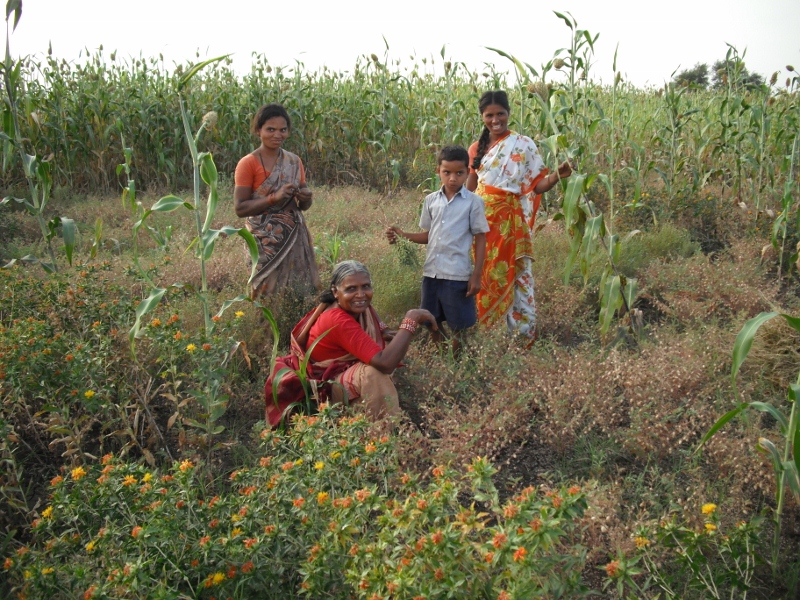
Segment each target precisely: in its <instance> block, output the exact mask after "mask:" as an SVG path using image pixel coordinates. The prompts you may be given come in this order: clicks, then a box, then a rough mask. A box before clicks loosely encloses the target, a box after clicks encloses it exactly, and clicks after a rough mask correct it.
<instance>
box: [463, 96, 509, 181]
mask: <svg viewBox="0 0 800 600" xmlns="http://www.w3.org/2000/svg"><path fill="white" fill-rule="evenodd" d="M492 104H497V105H498V106H502V107H503V108H504V109H506V111H507V112H508V113H509V114H510V113H511V106H510V105H509V103H508V94H506V93H505V92H504V91H503V90H495V91H493V92H486V93H485V94H484V95H483V96H481V97H480V100H478V111H479V112H480V114H483V113H484V111H485V110H486V109H487V108H489V107H490V106H491V105H492ZM488 149H489V128H488V127H486V125H484V126H483V131H482V132H481V137H480V138H478V153H477V154H476V155H475V160H473V161H472V168H473V169H477V168H478V167H480V166H481V161H482V160H483V157H484V155H485V154H486V151H487V150H488Z"/></svg>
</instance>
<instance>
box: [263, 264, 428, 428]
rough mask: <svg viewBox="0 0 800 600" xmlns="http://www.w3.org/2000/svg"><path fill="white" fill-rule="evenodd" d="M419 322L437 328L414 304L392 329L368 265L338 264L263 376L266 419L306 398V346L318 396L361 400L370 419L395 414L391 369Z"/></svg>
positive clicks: (275, 420) (277, 418) (273, 421)
mask: <svg viewBox="0 0 800 600" xmlns="http://www.w3.org/2000/svg"><path fill="white" fill-rule="evenodd" d="M420 323H427V324H429V325H430V326H431V327H432V328H433V329H434V330H436V328H437V326H436V320H435V319H434V317H433V315H432V314H431V313H430V312H428V311H427V310H424V309H421V308H415V309H412V310H409V311H408V312H407V313H406V315H405V318H404V319H403V320H402V321H401V322H400V327H399V329H397V330H390V329H389V328H388V327H387V326H386V325H385V324H384V323H383V322H382V321H381V320H380V318H379V317H378V314H377V313H376V312H375V309H374V308H372V278H371V277H370V274H369V271H368V270H367V267H365V266H364V265H363V264H361V263H360V262H357V261H354V260H347V261H344V262H341V263H339V264H338V265H336V267H334V269H333V274H332V276H331V283H330V287H329V288H328V290H326V291H325V292H323V293H322V295H321V296H320V304H319V306H317V308H316V309H314V310H312V311H311V312H309V313H308V314H307V315H306V316H305V317H303V318H302V319H301V320H300V322H299V323H298V324H297V325H296V326H295V328H294V330H293V331H292V340H291V342H292V352H291V354H290V355H289V356H284V357H281V358H279V359H278V360H277V361H276V364H275V369H274V370H273V373H272V375H271V376H270V378H269V379H268V380H267V383H266V386H265V388H264V392H265V396H266V408H267V420H268V421H269V422H270V424H272V425H277V424H278V423H280V421H281V419H282V418H283V416H284V412H285V411H286V409H287V408H290V407H291V405H292V404H293V403H295V402H302V401H303V400H304V398H305V391H304V390H303V388H302V385H301V383H300V380H299V378H298V377H297V375H296V373H295V372H296V371H298V370H299V368H300V363H301V361H302V360H303V357H304V356H305V353H306V352H307V350H308V349H311V357H310V361H309V363H308V377H309V379H310V380H311V382H312V384H311V385H312V388H313V390H314V391H315V395H316V396H317V397H318V399H320V400H330V401H331V402H349V403H360V404H363V406H364V408H365V410H366V412H367V414H368V416H369V417H370V418H371V419H372V420H373V421H378V420H381V419H383V418H384V417H396V416H397V415H399V414H400V407H399V404H398V400H397V390H396V389H395V387H394V383H393V382H392V379H391V374H392V372H393V371H394V370H395V368H397V366H398V364H399V363H400V361H401V360H402V359H403V357H404V356H405V355H406V352H407V351H408V347H409V345H410V343H411V337H412V336H413V334H414V332H415V331H416V329H417V326H418V325H419V324H420ZM315 342H316V344H315ZM287 367H288V368H289V369H291V370H292V371H293V372H288V374H287V375H284V376H283V377H282V378H281V379H280V381H279V382H278V394H277V402H276V401H275V397H274V396H273V381H274V378H275V376H276V375H277V374H278V373H279V372H280V371H282V370H284V369H286V368H287ZM284 372H286V371H284Z"/></svg>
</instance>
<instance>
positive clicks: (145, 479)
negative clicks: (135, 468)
mask: <svg viewBox="0 0 800 600" xmlns="http://www.w3.org/2000/svg"><path fill="white" fill-rule="evenodd" d="M152 478H153V475H152V473H145V474H144V477H142V482H143V483H147V482H148V481H150V480H151V479H152Z"/></svg>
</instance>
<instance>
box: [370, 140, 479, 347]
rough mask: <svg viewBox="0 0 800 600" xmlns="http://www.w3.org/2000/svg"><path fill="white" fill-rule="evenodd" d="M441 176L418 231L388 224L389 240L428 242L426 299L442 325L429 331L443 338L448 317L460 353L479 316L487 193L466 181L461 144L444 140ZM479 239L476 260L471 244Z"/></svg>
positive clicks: (466, 159) (465, 157) (424, 270)
mask: <svg viewBox="0 0 800 600" xmlns="http://www.w3.org/2000/svg"><path fill="white" fill-rule="evenodd" d="M438 174H439V179H441V181H442V187H441V188H440V189H439V190H438V191H436V192H433V193H432V194H429V195H428V196H427V197H426V198H425V203H424V204H423V207H422V215H421V216H420V219H419V226H420V229H422V230H423V231H421V232H419V233H407V232H405V231H403V230H402V229H400V228H399V227H396V226H392V227H389V228H388V229H387V230H386V237H388V238H389V242H390V243H392V244H393V243H394V242H396V241H397V237H398V236H400V237H404V238H406V239H407V240H409V241H411V242H415V243H417V244H427V245H428V248H427V255H426V259H425V265H424V266H423V268H422V275H423V277H422V304H421V308H424V309H426V310H429V311H430V312H431V313H432V314H433V316H434V317H435V318H436V321H437V323H439V325H440V327H439V330H438V331H433V332H431V333H432V335H433V340H434V341H435V342H441V341H442V340H443V337H442V335H443V334H442V333H441V332H442V329H441V323H442V322H443V321H445V322H447V325H448V327H449V328H450V331H451V332H452V334H453V336H452V337H453V353H454V354H457V353H458V352H459V350H460V347H461V343H462V341H463V334H464V332H465V331H466V330H467V329H469V328H470V327H472V326H473V325H475V323H477V322H478V312H477V308H476V306H475V294H477V293H478V292H479V291H480V289H481V274H482V272H483V261H484V259H485V257H486V232H488V231H489V224H488V223H487V221H486V215H485V213H484V206H483V199H482V198H481V197H480V196H478V195H477V194H474V193H473V192H470V191H469V190H468V189H467V188H466V187H464V184H465V183H466V181H467V176H468V175H469V154H468V153H467V151H466V150H465V149H464V148H462V147H461V146H445V147H444V148H442V151H441V152H440V153H439V168H438ZM473 242H474V245H475V265H474V267H473V265H472V261H471V260H470V249H471V248H472V246H473Z"/></svg>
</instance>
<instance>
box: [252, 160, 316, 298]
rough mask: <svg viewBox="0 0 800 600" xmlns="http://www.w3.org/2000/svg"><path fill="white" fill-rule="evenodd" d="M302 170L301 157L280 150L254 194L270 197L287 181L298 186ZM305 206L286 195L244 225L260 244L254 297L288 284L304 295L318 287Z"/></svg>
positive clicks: (266, 294) (265, 294)
mask: <svg viewBox="0 0 800 600" xmlns="http://www.w3.org/2000/svg"><path fill="white" fill-rule="evenodd" d="M301 169H302V163H301V162H300V158H299V157H298V156H297V155H295V154H292V153H291V152H287V151H286V150H283V149H281V150H280V152H279V154H278V160H277V161H276V162H275V166H274V167H273V169H272V172H270V174H269V176H268V177H267V178H266V179H265V180H264V182H263V183H262V184H261V185H260V186H258V188H256V189H255V190H253V194H252V197H253V198H255V197H259V196H267V195H269V194H271V193H273V192H276V191H278V190H279V189H280V188H281V187H282V186H283V185H285V184H287V183H294V184H295V185H297V186H299V185H300V183H301V181H300V179H301ZM306 208H308V206H301V205H299V204H298V202H297V201H296V200H295V199H294V198H286V199H285V200H284V201H283V202H281V203H280V204H277V205H275V206H271V207H269V209H267V211H265V212H264V213H262V214H260V215H257V216H253V217H247V219H246V221H245V227H247V229H248V231H250V233H252V234H253V236H254V237H255V238H256V241H257V243H258V266H257V268H256V276H255V277H254V278H253V282H252V290H251V297H252V298H258V297H259V296H268V295H270V294H272V293H274V292H275V291H276V289H279V288H283V287H285V286H295V287H299V288H303V289H299V290H298V292H299V293H301V294H305V293H313V291H314V290H316V289H318V288H319V285H320V282H319V271H318V269H317V263H316V260H315V257H314V246H313V243H312V241H311V233H310V232H309V231H308V227H307V226H306V222H305V219H304V218H303V213H302V210H305V209H306ZM301 209H302V210H301ZM305 288H307V289H305Z"/></svg>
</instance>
